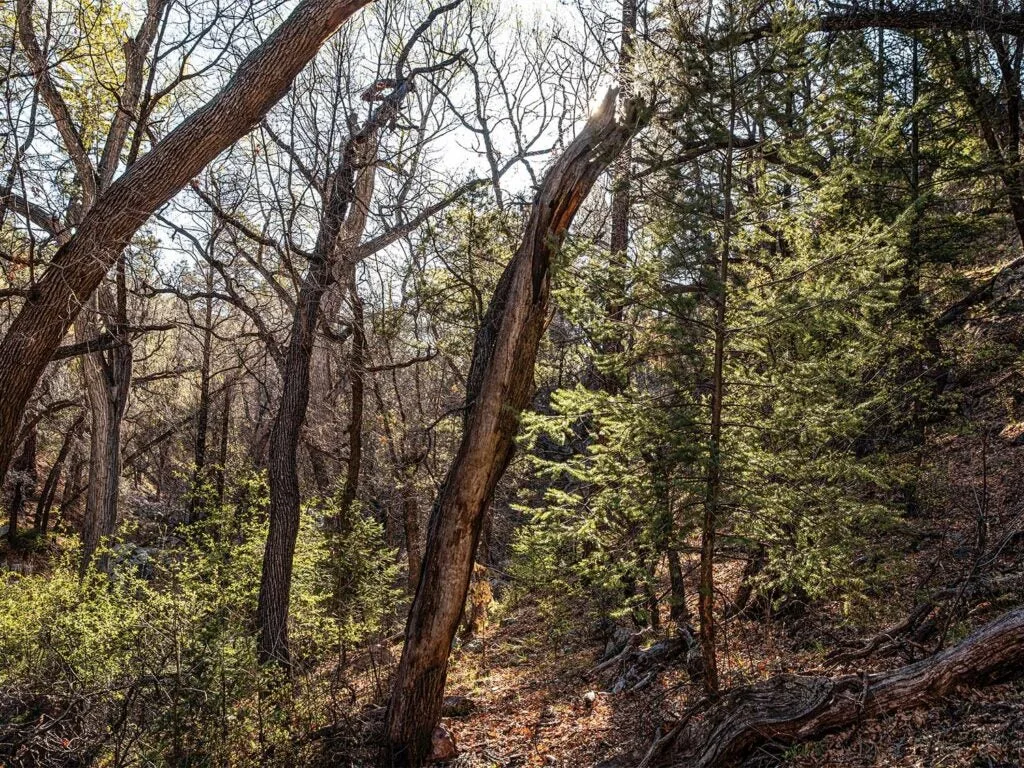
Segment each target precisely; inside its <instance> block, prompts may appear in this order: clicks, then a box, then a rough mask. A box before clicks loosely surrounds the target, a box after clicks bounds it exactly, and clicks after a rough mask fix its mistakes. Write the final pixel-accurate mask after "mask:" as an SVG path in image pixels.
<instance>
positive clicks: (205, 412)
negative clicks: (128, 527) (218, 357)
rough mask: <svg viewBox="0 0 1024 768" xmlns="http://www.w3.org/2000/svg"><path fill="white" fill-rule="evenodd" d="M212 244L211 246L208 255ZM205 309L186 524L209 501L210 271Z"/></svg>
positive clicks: (211, 353) (199, 512) (201, 512)
mask: <svg viewBox="0 0 1024 768" xmlns="http://www.w3.org/2000/svg"><path fill="white" fill-rule="evenodd" d="M213 247H214V246H213V243H212V242H211V243H210V249H211V252H212V250H213ZM206 294H207V296H206V306H205V307H204V317H203V349H202V357H201V360H200V363H199V407H198V408H196V437H195V444H194V445H193V450H192V489H191V491H192V496H191V497H190V498H189V500H188V520H189V522H194V521H195V520H197V519H199V517H201V516H202V514H203V511H204V507H205V506H206V505H207V504H208V503H209V499H205V498H203V493H204V488H203V486H204V484H205V481H206V438H207V433H208V431H209V424H210V365H211V358H212V356H213V298H212V294H213V268H212V267H208V268H207V271H206Z"/></svg>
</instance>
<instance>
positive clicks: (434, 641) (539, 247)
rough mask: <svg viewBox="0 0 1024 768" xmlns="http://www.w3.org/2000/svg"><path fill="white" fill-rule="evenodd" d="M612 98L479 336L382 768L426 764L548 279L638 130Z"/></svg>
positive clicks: (520, 404)
mask: <svg viewBox="0 0 1024 768" xmlns="http://www.w3.org/2000/svg"><path fill="white" fill-rule="evenodd" d="M615 98H616V93H615V92H614V91H613V92H611V93H610V94H609V95H608V96H607V97H606V98H605V101H604V104H603V105H602V107H601V109H600V110H599V111H598V112H597V113H596V114H595V115H594V116H593V117H591V119H590V121H589V122H588V123H587V125H586V126H585V128H584V129H583V130H582V131H581V132H580V134H579V136H577V137H576V139H575V140H574V141H573V142H572V143H571V144H570V145H569V146H568V147H566V150H565V152H564V153H563V154H562V156H561V157H560V158H559V159H558V161H557V162H556V163H555V164H554V165H553V166H552V168H551V169H550V171H548V173H547V175H546V177H545V179H544V182H543V183H542V185H541V187H540V189H539V191H538V193H537V197H536V198H535V200H534V203H533V207H532V209H531V212H530V217H529V220H528V222H527V225H526V230H525V233H524V236H523V240H522V243H521V245H520V246H519V248H518V250H517V251H516V253H515V255H514V256H513V258H512V260H511V261H510V262H509V264H508V266H507V267H506V268H505V271H504V273H503V274H502V276H501V279H500V280H499V282H498V285H497V287H496V288H495V292H494V296H493V297H492V299H491V302H490V306H489V307H488V310H487V313H486V315H485V316H484V318H483V323H482V325H481V327H480V330H479V331H478V333H477V337H476V342H475V345H474V349H473V359H472V363H471V366H470V371H469V376H468V379H467V383H466V403H467V408H466V410H465V415H464V421H463V434H462V440H461V442H460V445H459V450H458V453H457V455H456V457H455V460H454V461H453V463H452V466H451V468H450V469H449V471H448V475H447V477H446V479H445V482H444V484H443V485H442V487H441V490H440V493H439V495H438V498H437V501H436V502H435V504H434V508H433V511H432V513H431V518H430V525H429V529H428V534H427V546H426V552H425V555H424V560H423V566H422V571H421V574H420V581H419V587H418V589H417V591H416V596H415V598H414V599H413V603H412V607H411V608H410V611H409V618H408V622H407V625H406V632H405V638H406V639H405V648H404V650H403V652H402V659H401V662H400V663H399V666H398V671H397V674H396V677H395V683H394V688H393V690H392V695H391V701H390V704H389V707H388V713H387V724H386V736H385V741H386V745H385V750H386V752H387V754H386V756H385V757H384V762H385V763H386V764H390V765H420V764H422V762H423V760H424V759H425V758H426V756H427V755H428V753H429V750H430V737H431V733H432V732H433V729H434V726H435V725H436V724H437V722H438V719H439V717H440V714H441V703H442V699H443V697H444V684H445V678H446V676H447V671H448V654H449V652H450V650H451V645H452V640H453V639H454V637H455V633H456V630H457V628H458V625H459V620H460V618H461V615H462V610H463V606H464V605H465V600H466V593H467V590H468V587H469V580H470V575H471V573H472V569H473V558H474V555H475V553H476V548H477V543H478V540H479V536H480V528H481V523H482V521H483V515H484V510H485V509H486V508H487V506H488V504H489V503H490V501H491V498H492V496H493V494H494V489H495V487H496V485H497V483H498V480H499V479H500V478H501V475H502V474H503V472H504V471H505V467H506V466H507V464H508V461H509V459H510V458H511V455H512V448H513V440H514V437H515V433H516V428H517V425H518V418H519V413H520V411H521V410H522V409H523V408H524V407H525V406H526V404H527V403H528V401H529V398H530V396H531V394H532V392H533V368H534V362H535V359H536V354H537V347H538V344H539V343H540V339H541V336H542V334H543V332H544V328H545V325H546V323H547V318H548V299H549V294H550V270H551V262H552V259H553V257H554V256H555V254H556V253H557V251H558V248H559V246H560V245H561V242H562V240H563V239H564V237H565V234H566V230H567V229H568V227H569V225H570V224H571V223H572V220H573V218H574V217H575V215H576V212H577V210H578V209H579V207H580V205H581V204H582V203H583V201H584V199H585V198H586V197H587V195H588V193H589V192H590V190H591V188H592V187H593V184H594V182H595V180H596V179H597V178H598V176H599V175H600V174H601V173H602V172H603V171H604V170H605V169H606V168H607V167H608V165H609V163H611V162H612V161H613V160H614V158H615V157H616V156H617V155H618V153H619V152H620V151H621V149H622V146H623V144H624V143H625V141H626V140H627V139H628V138H629V136H630V135H631V133H632V130H633V128H634V127H635V125H636V122H637V121H636V119H635V115H634V114H633V113H632V110H630V113H629V114H628V116H627V119H626V121H625V123H624V124H620V123H618V122H616V120H615V114H614V111H615V107H614V105H615Z"/></svg>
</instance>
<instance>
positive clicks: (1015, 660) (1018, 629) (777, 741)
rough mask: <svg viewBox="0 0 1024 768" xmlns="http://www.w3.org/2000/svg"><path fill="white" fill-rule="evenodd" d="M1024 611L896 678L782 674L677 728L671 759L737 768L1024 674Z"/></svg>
mask: <svg viewBox="0 0 1024 768" xmlns="http://www.w3.org/2000/svg"><path fill="white" fill-rule="evenodd" d="M1022 659H1024V608H1017V609H1015V610H1013V611H1010V612H1009V613H1006V614H1004V615H1003V616H1002V617H1001V618H999V619H997V620H995V621H993V622H992V623H990V624H988V625H986V626H984V627H982V628H981V629H979V630H978V631H976V632H975V633H974V634H972V635H970V636H969V637H968V638H967V639H966V640H964V641H963V642H961V643H960V644H959V645H956V646H953V647H952V648H949V649H947V650H945V651H943V652H942V653H939V654H936V655H934V656H931V657H929V658H927V659H923V660H921V661H918V662H916V663H914V664H910V665H907V666H905V667H901V668H899V669H896V670H894V671H891V672H880V673H875V674H866V675H858V674H852V675H846V676H843V677H839V678H827V677H813V676H800V675H782V676H779V677H775V678H772V679H771V680H768V681H766V682H764V683H759V684H757V685H753V686H750V687H746V688H741V689H737V690H735V691H732V692H731V693H729V694H727V695H725V696H724V697H722V699H721V700H720V701H719V702H718V703H717V704H715V705H714V706H713V707H711V708H710V709H709V710H708V713H707V715H706V716H705V717H703V718H702V719H701V720H700V721H699V722H691V723H689V724H688V725H687V726H686V727H685V728H680V729H679V734H678V736H677V738H676V739H675V740H674V742H673V744H672V748H671V750H670V754H669V755H668V756H667V760H664V761H662V762H663V763H664V762H667V763H670V764H672V765H680V766H682V765H685V766H691V767H692V768H711V766H731V765H739V764H741V763H742V761H743V760H744V759H745V758H746V757H747V756H748V755H750V754H751V753H752V752H753V751H754V750H757V749H760V748H764V747H767V746H772V745H776V746H789V745H793V744H799V743H802V742H807V741H813V740H816V739H819V738H821V737H823V736H825V735H827V734H829V733H833V732H835V731H839V730H842V729H844V728H847V727H849V726H852V725H855V724H857V723H860V722H863V721H864V720H867V719H871V718H877V717H881V716H884V715H887V714H891V713H893V712H898V711H902V710H908V709H912V708H914V707H918V706H921V705H922V704H927V703H929V702H933V701H936V700H938V699H939V698H940V697H942V696H944V695H946V694H948V693H950V692H952V691H954V690H955V689H957V688H960V687H982V686H986V685H994V684H996V683H1001V682H1006V681H1008V680H1011V679H1014V678H1016V677H1019V676H1021V675H1022V674H1024V664H1022V663H1021V660H1022Z"/></svg>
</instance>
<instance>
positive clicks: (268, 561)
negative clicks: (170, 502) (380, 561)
mask: <svg viewBox="0 0 1024 768" xmlns="http://www.w3.org/2000/svg"><path fill="white" fill-rule="evenodd" d="M353 172H354V169H353V164H352V163H351V162H350V158H346V159H344V160H343V161H342V164H341V165H340V167H339V168H338V169H337V170H336V171H335V172H334V175H333V178H332V183H331V191H330V197H329V199H328V200H327V201H326V205H325V208H324V215H323V221H322V222H321V224H320V233H319V236H318V238H317V242H316V247H315V249H314V252H313V255H312V256H311V257H310V262H309V269H308V271H307V273H306V276H305V279H304V280H303V284H302V289H301V290H300V291H299V298H298V301H297V302H296V304H295V315H294V317H293V319H292V329H291V335H290V338H289V342H288V352H287V355H286V357H285V365H284V373H283V375H282V392H281V404H280V406H279V408H278V412H277V418H276V419H275V420H274V426H273V429H272V430H271V433H270V451H269V457H268V461H267V470H268V479H269V481H270V532H269V533H268V535H267V545H266V550H265V552H264V555H263V575H262V579H261V582H260V595H259V605H258V608H257V623H258V625H259V659H260V662H261V663H268V662H275V663H279V664H282V665H285V666H287V664H288V661H289V654H288V602H289V594H290V590H291V582H292V560H293V558H294V555H295V542H296V540H297V539H298V535H299V500H300V499H299V470H298V457H297V452H298V447H299V436H300V435H301V433H302V425H303V423H304V422H305V420H306V407H307V405H308V404H309V371H310V360H311V358H312V356H313V338H314V334H315V332H316V325H317V317H318V315H319V312H320V300H321V299H322V298H323V295H324V292H325V291H326V290H327V288H328V287H329V285H330V283H331V281H332V279H333V276H332V267H333V259H334V251H335V241H336V240H337V237H338V232H339V231H340V229H341V222H342V220H343V219H344V217H345V212H346V210H347V209H348V203H349V199H350V190H351V188H352V174H353Z"/></svg>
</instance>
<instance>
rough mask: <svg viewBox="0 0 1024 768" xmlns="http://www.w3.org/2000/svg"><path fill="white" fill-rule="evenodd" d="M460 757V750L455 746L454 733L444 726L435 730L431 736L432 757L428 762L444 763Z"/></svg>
mask: <svg viewBox="0 0 1024 768" xmlns="http://www.w3.org/2000/svg"><path fill="white" fill-rule="evenodd" d="M458 756H459V750H458V748H457V747H456V746H455V736H453V735H452V732H451V731H449V730H448V729H447V728H445V727H444V726H443V725H439V726H437V727H436V728H434V732H433V734H431V736H430V756H429V757H428V758H427V762H430V763H443V762H447V761H448V760H454V759H455V758H456V757H458Z"/></svg>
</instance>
